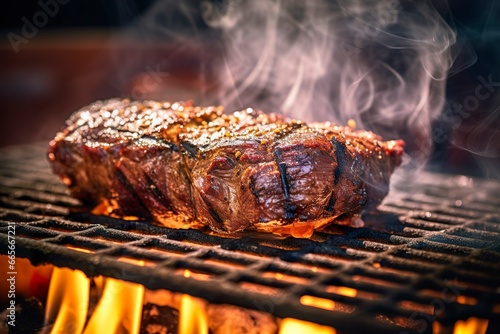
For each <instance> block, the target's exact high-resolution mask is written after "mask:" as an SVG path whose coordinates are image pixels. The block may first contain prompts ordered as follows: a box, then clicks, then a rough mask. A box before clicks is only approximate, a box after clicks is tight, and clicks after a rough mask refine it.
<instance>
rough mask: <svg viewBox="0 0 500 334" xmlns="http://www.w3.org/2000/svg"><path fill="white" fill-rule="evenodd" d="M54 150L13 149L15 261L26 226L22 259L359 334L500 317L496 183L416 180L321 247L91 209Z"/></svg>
mask: <svg viewBox="0 0 500 334" xmlns="http://www.w3.org/2000/svg"><path fill="white" fill-rule="evenodd" d="M44 152H45V145H33V146H23V147H14V148H8V149H3V151H1V152H0V241H1V245H0V253H3V254H5V253H7V233H8V232H7V230H8V225H9V224H10V225H12V224H13V225H15V231H16V255H17V256H19V257H27V258H29V259H30V260H31V261H32V262H33V263H34V264H39V263H46V262H48V263H52V264H54V265H56V266H61V267H70V268H77V269H80V270H83V271H84V272H85V273H86V274H87V275H89V276H93V275H105V276H109V277H115V278H119V279H124V280H128V281H132V282H138V283H141V284H143V285H145V286H146V287H148V288H150V289H160V288H165V289H168V290H172V291H176V292H182V293H188V294H191V295H194V296H198V297H202V298H205V299H207V300H208V301H209V302H213V303H228V304H233V305H237V306H242V307H247V308H253V309H258V310H262V311H265V312H270V313H272V314H274V315H276V316H278V317H294V318H299V319H304V320H308V321H312V322H316V323H320V324H325V325H331V326H334V327H335V328H337V330H338V331H340V332H346V333H351V332H360V331H361V330H367V331H368V332H370V333H378V332H380V333H390V332H400V331H402V330H404V331H406V332H412V331H415V332H419V333H422V332H429V331H430V330H431V328H432V322H433V321H434V320H439V321H440V322H441V323H443V324H445V325H449V324H452V323H454V322H455V321H456V320H459V319H466V318H468V317H471V316H474V317H479V318H484V319H490V320H491V319H495V317H498V316H499V314H500V288H499V282H500V214H499V208H500V184H499V183H498V182H496V181H488V182H486V181H481V180H472V179H469V178H467V177H464V176H453V177H452V176H443V175H436V174H422V175H421V176H419V180H416V181H415V182H414V184H411V185H410V184H408V182H406V181H405V182H400V183H401V184H405V185H406V188H404V187H400V188H398V189H394V191H392V192H391V195H390V196H389V197H388V199H387V200H386V202H385V203H384V204H383V205H381V206H380V210H381V212H379V213H374V214H372V215H369V216H368V218H367V219H366V220H365V222H366V224H367V226H366V227H365V228H360V229H352V228H348V227H345V226H331V227H329V228H328V230H327V231H325V232H322V233H316V234H315V235H314V236H313V238H312V239H311V240H303V239H290V238H287V239H280V238H273V237H271V236H262V235H255V234H254V235H252V234H242V235H239V236H221V235H215V234H209V233H203V232H200V231H194V230H172V229H167V228H163V227H157V226H151V225H149V224H147V223H145V222H139V221H126V220H119V219H112V218H109V217H100V216H95V215H91V214H89V213H85V211H83V210H82V209H81V208H80V207H79V202H78V201H77V200H75V199H73V198H71V197H70V196H68V194H67V191H66V188H65V186H63V185H62V184H61V183H60V182H59V180H58V179H57V178H56V177H54V176H53V175H52V173H51V172H50V170H49V168H48V164H47V163H46V161H45V154H44ZM77 212H80V213H77ZM69 247H71V248H69ZM75 248H81V249H84V250H87V251H88V252H90V253H87V252H83V251H79V250H76V249H75ZM127 259H134V260H142V261H144V266H139V265H135V264H133V263H131V262H130V261H127ZM185 269H188V270H190V271H191V272H192V273H193V274H192V276H191V277H190V278H185V277H184V276H183V273H184V270H185ZM302 296H313V297H317V298H322V299H327V300H330V301H333V302H334V304H333V303H330V304H328V305H330V306H329V307H330V308H333V310H326V309H322V308H318V307H314V306H308V305H306V304H309V303H308V302H307V300H308V299H309V300H310V299H311V298H310V297H303V298H302V299H301V297H302ZM301 300H302V303H301Z"/></svg>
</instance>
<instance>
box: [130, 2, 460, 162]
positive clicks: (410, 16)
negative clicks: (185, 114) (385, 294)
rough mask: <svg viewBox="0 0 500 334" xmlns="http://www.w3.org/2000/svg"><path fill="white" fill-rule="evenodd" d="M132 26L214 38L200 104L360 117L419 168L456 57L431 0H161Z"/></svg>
mask: <svg viewBox="0 0 500 334" xmlns="http://www.w3.org/2000/svg"><path fill="white" fill-rule="evenodd" d="M200 23H201V24H204V25H206V26H207V27H208V30H206V29H205V30H203V29H200ZM132 28H133V30H134V31H135V32H136V33H139V34H141V33H142V36H143V37H141V38H147V36H152V35H153V36H165V37H171V39H172V38H173V40H175V41H177V42H178V43H179V44H181V45H184V44H186V45H187V44H189V43H191V44H192V43H197V42H199V41H201V40H203V34H207V32H208V34H209V35H211V36H212V37H214V36H215V38H212V39H210V41H211V42H212V43H213V44H215V46H213V45H212V47H213V49H214V50H216V52H215V55H214V54H211V55H210V57H207V58H210V59H211V60H210V62H209V63H208V62H207V64H204V65H203V66H202V67H201V68H200V69H206V70H207V72H210V73H212V74H211V75H209V77H210V78H212V77H213V76H215V83H214V84H213V85H211V86H210V88H209V89H208V90H207V92H206V94H205V97H204V98H203V100H202V101H198V103H200V102H201V103H204V104H222V105H224V106H225V107H226V110H228V111H233V110H237V109H242V108H247V107H254V108H260V109H262V110H264V111H266V112H280V113H284V114H286V115H288V116H290V117H294V118H299V119H302V120H304V121H332V122H337V123H339V124H346V122H347V121H348V120H349V119H353V120H355V121H356V123H357V127H358V128H360V129H367V130H371V131H374V132H376V133H379V134H380V135H382V136H383V137H384V138H385V139H396V138H402V139H404V140H405V141H406V143H407V151H408V152H409V154H410V157H411V159H408V161H409V162H410V163H411V164H412V165H416V166H422V165H423V164H424V163H425V162H426V160H427V157H428V155H429V153H430V150H431V148H432V145H431V144H432V135H431V125H432V122H433V121H434V120H435V119H436V118H437V117H438V116H439V115H440V114H441V113H442V109H443V105H444V102H445V85H446V78H447V75H448V71H449V69H450V67H451V65H452V64H453V61H454V58H455V56H456V54H457V52H456V51H455V52H454V51H452V50H454V49H453V45H454V44H455V42H456V35H455V32H454V30H453V29H452V28H451V27H450V26H448V25H447V24H446V22H445V21H444V19H443V18H442V16H441V15H440V14H439V13H438V11H437V10H436V9H435V8H434V7H433V6H432V4H431V2H430V1H427V0H422V1H420V0H419V1H408V0H384V1H373V0H355V1H350V0H337V1H331V0H308V1H298V0H297V1H293V0H252V1H244V0H199V1H194V0H189V1H174V0H163V1H158V2H156V3H155V4H154V5H153V6H152V8H151V9H150V10H149V11H148V13H146V15H144V16H143V17H142V18H141V20H139V22H137V23H136V24H134V25H133V26H132ZM202 52H203V51H200V53H202ZM202 57H203V56H202ZM213 59H215V61H213ZM121 66H123V64H121Z"/></svg>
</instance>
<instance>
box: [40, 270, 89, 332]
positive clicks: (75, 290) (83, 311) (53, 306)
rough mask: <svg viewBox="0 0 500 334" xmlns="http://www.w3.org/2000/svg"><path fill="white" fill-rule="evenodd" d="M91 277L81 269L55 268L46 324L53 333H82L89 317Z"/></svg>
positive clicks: (51, 281) (46, 312) (46, 313)
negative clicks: (51, 325) (50, 325)
mask: <svg viewBox="0 0 500 334" xmlns="http://www.w3.org/2000/svg"><path fill="white" fill-rule="evenodd" d="M89 291H90V279H89V278H87V276H85V274H84V273H83V272H81V271H79V270H71V269H68V268H57V267H56V268H54V271H53V273H52V278H51V280H50V287H49V294H48V297H47V308H46V310H45V324H49V323H52V321H54V319H55V322H54V325H53V327H52V331H51V333H68V334H73V333H74V334H80V333H81V332H82V330H83V326H84V325H85V320H86V319H87V309H88V304H89Z"/></svg>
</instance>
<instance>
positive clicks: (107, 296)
mask: <svg viewBox="0 0 500 334" xmlns="http://www.w3.org/2000/svg"><path fill="white" fill-rule="evenodd" d="M136 262H137V263H138V264H139V265H143V261H136ZM143 299H144V286H142V285H140V284H136V283H130V282H125V281H121V280H118V279H114V278H106V279H105V282H104V288H103V291H102V295H101V298H100V299H99V303H98V304H97V306H96V308H95V311H94V313H93V314H92V317H91V318H90V320H89V323H88V324H87V326H86V327H85V331H84V332H83V333H84V334H96V333H112V334H129V333H131V334H136V333H139V331H140V328H141V319H142V304H143Z"/></svg>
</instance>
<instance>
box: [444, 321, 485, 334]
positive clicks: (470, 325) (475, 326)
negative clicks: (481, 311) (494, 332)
mask: <svg viewBox="0 0 500 334" xmlns="http://www.w3.org/2000/svg"><path fill="white" fill-rule="evenodd" d="M487 329H488V320H487V319H480V318H476V317H470V318H468V319H467V320H464V321H462V320H459V321H457V322H456V323H455V328H454V329H453V334H485V333H486V330H487Z"/></svg>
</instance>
